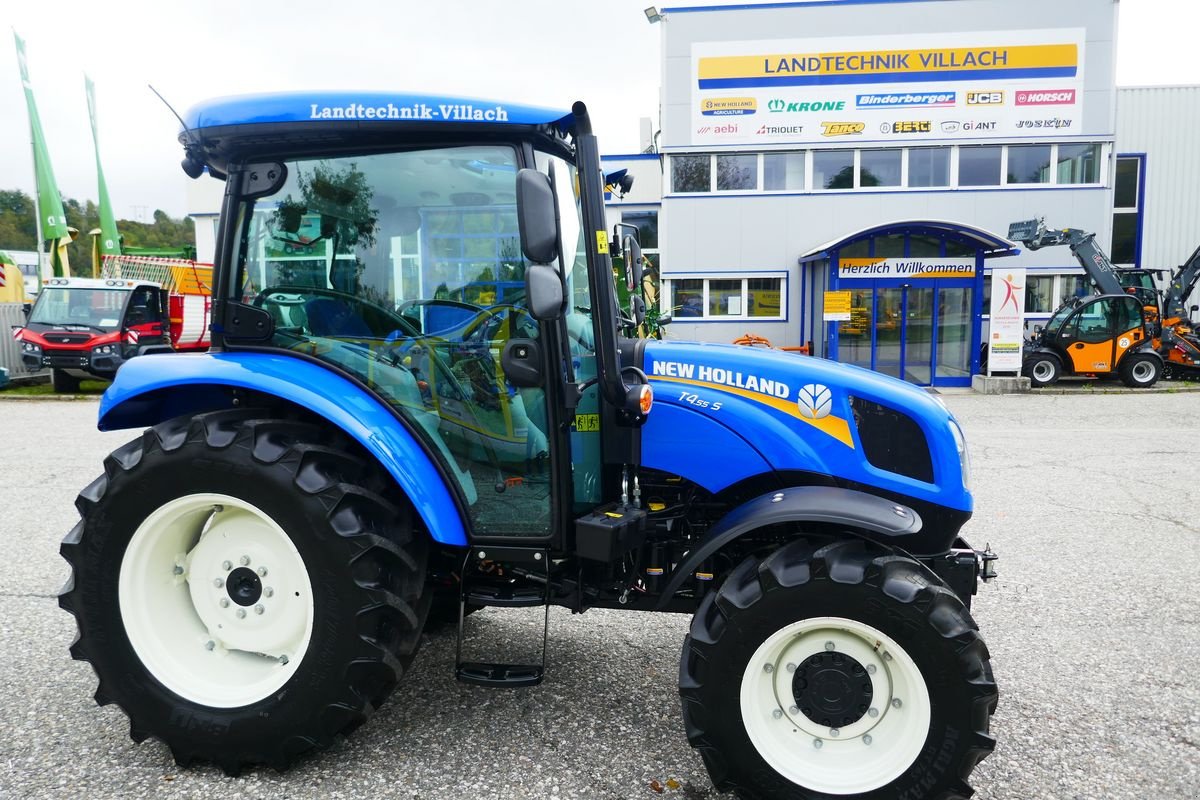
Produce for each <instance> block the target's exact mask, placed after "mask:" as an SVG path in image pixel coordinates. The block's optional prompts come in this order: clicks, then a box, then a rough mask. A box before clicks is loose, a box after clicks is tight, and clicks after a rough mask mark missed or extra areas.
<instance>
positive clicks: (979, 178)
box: [958, 145, 1004, 186]
mask: <svg viewBox="0 0 1200 800" xmlns="http://www.w3.org/2000/svg"><path fill="white" fill-rule="evenodd" d="M1003 150H1004V148H1002V147H1000V146H998V145H997V146H991V145H989V146H983V147H980V146H972V147H960V148H958V185H959V186H999V185H1000V156H1001V153H1002V151H1003Z"/></svg>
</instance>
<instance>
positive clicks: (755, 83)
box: [699, 67, 1077, 89]
mask: <svg viewBox="0 0 1200 800" xmlns="http://www.w3.org/2000/svg"><path fill="white" fill-rule="evenodd" d="M1076 72H1077V70H1076V68H1075V67H1021V68H1016V67H1014V68H1011V69H953V70H941V71H938V72H893V73H880V72H876V73H872V74H869V75H857V74H856V75H781V76H777V77H769V78H767V77H754V78H704V79H701V80H700V82H699V83H700V88H701V89H747V88H762V87H774V86H847V85H851V84H880V83H930V82H934V81H936V82H938V83H943V82H945V81H995V80H1004V79H1007V80H1026V79H1028V80H1039V79H1043V78H1074V77H1075V74H1076Z"/></svg>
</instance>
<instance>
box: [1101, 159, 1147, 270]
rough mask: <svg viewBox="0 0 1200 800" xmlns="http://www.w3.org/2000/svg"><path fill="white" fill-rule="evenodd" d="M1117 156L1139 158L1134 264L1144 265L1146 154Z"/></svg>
mask: <svg viewBox="0 0 1200 800" xmlns="http://www.w3.org/2000/svg"><path fill="white" fill-rule="evenodd" d="M1116 157H1117V158H1136V159H1137V160H1138V188H1137V232H1136V233H1135V234H1134V239H1133V266H1134V267H1139V268H1140V267H1141V266H1142V229H1143V227H1144V226H1145V223H1146V154H1145V153H1117V155H1116ZM1113 169H1114V170H1115V169H1116V162H1115V161H1114V162H1113ZM1116 186H1117V178H1116V175H1114V176H1113V189H1114V190H1115V189H1116ZM1113 206H1114V207H1113V213H1114V214H1115V213H1116V211H1117V209H1116V201H1115V199H1114V201H1113ZM1108 249H1109V252H1112V242H1111V241H1109V247H1108Z"/></svg>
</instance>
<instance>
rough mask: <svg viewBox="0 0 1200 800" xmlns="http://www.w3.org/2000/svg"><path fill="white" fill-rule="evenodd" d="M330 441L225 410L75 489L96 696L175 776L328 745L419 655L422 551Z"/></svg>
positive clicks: (292, 424)
mask: <svg viewBox="0 0 1200 800" xmlns="http://www.w3.org/2000/svg"><path fill="white" fill-rule="evenodd" d="M387 487H388V484H387V481H386V479H385V478H384V477H383V475H382V474H381V473H380V472H379V470H378V469H377V468H376V467H375V466H374V465H373V464H372V463H371V462H370V460H369V458H368V457H366V456H365V455H364V454H362V453H361V452H358V451H357V450H356V449H355V447H354V446H353V445H352V444H351V443H348V442H343V441H340V440H339V439H338V438H336V437H333V436H331V435H330V433H329V432H328V431H326V430H325V429H323V428H321V427H318V426H315V425H309V424H305V423H301V422H296V421H291V420H282V419H277V418H271V417H269V416H268V412H263V411H253V410H246V411H224V412H215V413H209V414H202V415H199V416H196V417H192V418H187V417H184V418H179V419H175V420H171V421H168V422H164V423H162V424H160V425H157V426H155V427H154V428H152V429H150V430H148V431H146V432H145V434H144V435H143V436H142V437H141V438H140V439H137V440H135V441H133V442H130V443H129V444H127V445H125V446H124V447H121V448H120V449H118V450H116V451H115V452H114V453H113V454H112V455H110V456H109V457H108V458H107V459H106V460H105V463H104V474H103V475H101V476H100V477H99V478H97V479H96V480H95V481H93V482H92V484H91V485H90V486H88V487H87V488H86V489H84V491H83V492H82V493H81V494H80V495H79V498H78V500H77V501H76V505H77V506H78V508H79V512H80V515H81V516H82V520H81V521H80V522H79V523H78V524H77V525H76V526H75V528H74V530H72V531H71V533H70V534H68V535H67V538H66V539H65V540H64V541H63V544H62V548H61V552H62V555H63V557H64V558H65V559H66V560H67V561H68V562H69V563H70V564H71V567H72V569H73V572H72V576H71V578H70V579H69V580H68V582H67V585H66V587H64V589H63V592H62V594H61V595H60V596H59V604H60V605H61V606H62V607H63V608H64V609H66V610H68V611H70V612H71V613H72V614H74V615H75V618H76V622H77V624H78V627H79V637H78V639H77V640H76V642H75V644H74V645H73V646H72V648H71V654H72V655H73V656H74V657H75V658H76V659H79V660H82V661H88V662H90V663H91V665H92V667H93V669H94V670H95V671H96V674H97V676H98V677H99V686H98V688H97V690H96V700H97V702H98V703H100V705H106V704H108V703H116V704H117V705H119V706H120V707H121V709H122V710H123V711H125V713H126V714H127V715H128V716H129V719H130V735H131V736H132V737H133V739H134V740H135V741H139V742H140V741H142V740H143V739H145V738H146V737H147V736H155V737H157V738H159V739H161V740H162V741H163V742H165V743H166V744H167V745H168V746H169V747H170V748H171V752H172V753H173V754H174V756H175V759H176V760H177V761H178V762H179V763H181V764H184V765H186V764H188V763H190V762H191V761H193V760H196V759H202V760H209V761H214V762H216V763H217V764H218V765H219V766H221V767H222V768H223V769H224V770H225V771H226V772H228V773H230V774H236V773H237V772H238V771H240V770H241V769H242V767H243V766H245V765H248V764H256V763H267V764H270V765H272V766H274V767H276V768H279V769H283V768H285V767H287V766H288V765H289V764H290V763H291V762H292V761H293V760H294V759H295V757H296V756H298V755H300V754H301V753H304V752H306V751H309V750H314V749H320V748H324V747H327V746H328V745H330V744H331V743H332V742H333V741H334V740H335V737H337V736H339V735H341V734H345V733H348V732H349V731H351V730H353V729H354V728H355V727H357V726H358V725H359V724H361V723H362V722H363V721H364V720H366V718H367V717H368V716H369V715H370V714H371V713H372V712H373V711H374V710H375V709H376V708H377V707H378V706H379V705H380V704H381V703H382V702H383V701H384V699H386V698H387V696H388V695H389V694H390V692H391V691H392V689H393V688H394V687H395V685H396V683H397V681H398V680H399V679H400V677H401V675H402V674H403V672H404V671H405V670H406V669H407V668H408V665H409V664H410V663H411V661H412V658H413V656H414V655H415V653H416V650H417V647H418V645H419V643H420V631H421V624H422V622H423V619H422V617H423V616H424V614H425V613H427V612H428V600H427V599H426V598H425V596H424V585H425V574H424V572H425V559H426V545H425V541H424V540H423V539H421V538H420V537H418V536H416V535H414V526H413V517H412V510H411V508H410V507H409V506H408V505H407V503H404V502H403V501H401V502H398V503H397V502H393V501H392V500H389V499H387V498H385V496H384V494H383V493H385V492H387V491H388V488H387Z"/></svg>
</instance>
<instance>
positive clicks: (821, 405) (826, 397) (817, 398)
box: [796, 383, 833, 419]
mask: <svg viewBox="0 0 1200 800" xmlns="http://www.w3.org/2000/svg"><path fill="white" fill-rule="evenodd" d="M796 405H797V406H799V407H800V413H801V414H802V415H803V416H805V417H808V418H809V419H824V418H825V417H828V416H829V413H830V412H831V411H833V393H832V392H830V391H829V387H828V386H823V385H822V384H819V383H810V384H807V385H805V386H803V387H801V389H800V397H799V398H797V400H796Z"/></svg>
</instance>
